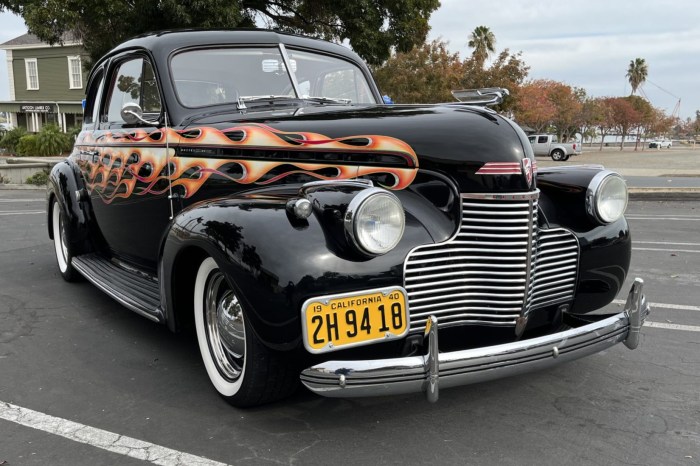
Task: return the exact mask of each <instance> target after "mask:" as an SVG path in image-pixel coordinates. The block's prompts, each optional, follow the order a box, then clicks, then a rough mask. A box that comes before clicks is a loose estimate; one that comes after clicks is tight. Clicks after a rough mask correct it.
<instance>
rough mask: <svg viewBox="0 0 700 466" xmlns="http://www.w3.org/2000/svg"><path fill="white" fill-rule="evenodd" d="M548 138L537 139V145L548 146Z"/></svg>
mask: <svg viewBox="0 0 700 466" xmlns="http://www.w3.org/2000/svg"><path fill="white" fill-rule="evenodd" d="M547 139H548V138H547V136H540V137H538V138H537V143H538V144H546V143H547Z"/></svg>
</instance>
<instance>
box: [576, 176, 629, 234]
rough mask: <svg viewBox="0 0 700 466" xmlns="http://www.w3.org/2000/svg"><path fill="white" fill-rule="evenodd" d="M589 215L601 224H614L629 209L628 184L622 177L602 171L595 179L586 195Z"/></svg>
mask: <svg viewBox="0 0 700 466" xmlns="http://www.w3.org/2000/svg"><path fill="white" fill-rule="evenodd" d="M586 202H587V204H588V205H587V209H588V213H589V215H591V216H592V217H593V218H594V219H595V220H597V221H598V222H600V223H612V222H614V221H615V220H617V219H619V218H620V217H622V215H623V214H624V213H625V209H626V208H627V184H626V183H625V180H623V179H622V177H621V176H620V175H618V174H617V173H615V172H611V171H607V170H605V171H602V172H600V173H598V174H597V175H596V176H594V177H593V179H592V180H591V182H590V184H589V185H588V192H587V195H586Z"/></svg>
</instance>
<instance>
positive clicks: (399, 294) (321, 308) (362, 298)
mask: <svg viewBox="0 0 700 466" xmlns="http://www.w3.org/2000/svg"><path fill="white" fill-rule="evenodd" d="M301 313H302V327H303V333H304V346H306V349H307V350H309V352H311V353H325V352H328V351H336V350H340V349H345V348H350V347H353V346H361V345H368V344H372V343H377V342H380V341H386V340H391V339H395V338H402V337H403V336H405V335H406V333H408V309H406V291H405V290H404V289H403V288H401V287H399V286H393V287H389V288H382V289H378V290H369V291H361V292H356V293H345V294H339V295H330V296H321V297H318V298H312V299H309V300H307V301H306V302H305V303H304V305H303V306H302V309H301Z"/></svg>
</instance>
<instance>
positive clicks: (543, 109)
mask: <svg viewBox="0 0 700 466" xmlns="http://www.w3.org/2000/svg"><path fill="white" fill-rule="evenodd" d="M548 82H549V81H546V80H541V79H540V80H535V81H530V82H529V83H527V84H525V85H524V86H522V87H521V88H520V95H519V98H518V101H517V104H516V107H515V112H514V114H515V120H516V121H517V122H518V123H519V124H521V125H527V126H530V127H531V128H532V129H533V130H535V132H536V133H542V132H544V131H545V130H546V129H547V127H548V126H549V125H550V124H551V123H552V120H553V119H554V117H555V115H556V113H557V109H556V106H555V105H554V103H553V102H552V101H551V100H550V99H549V92H548V91H549V87H548Z"/></svg>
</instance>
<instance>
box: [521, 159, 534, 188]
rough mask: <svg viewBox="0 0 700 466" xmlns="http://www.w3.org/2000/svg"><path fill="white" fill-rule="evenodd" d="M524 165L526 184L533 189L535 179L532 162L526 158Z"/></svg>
mask: <svg viewBox="0 0 700 466" xmlns="http://www.w3.org/2000/svg"><path fill="white" fill-rule="evenodd" d="M522 165H523V175H525V182H526V183H527V187H528V188H532V178H533V173H532V172H533V170H532V160H530V159H529V158H527V157H525V158H524V159H523V161H522Z"/></svg>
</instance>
